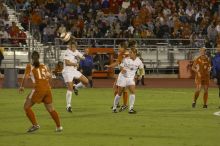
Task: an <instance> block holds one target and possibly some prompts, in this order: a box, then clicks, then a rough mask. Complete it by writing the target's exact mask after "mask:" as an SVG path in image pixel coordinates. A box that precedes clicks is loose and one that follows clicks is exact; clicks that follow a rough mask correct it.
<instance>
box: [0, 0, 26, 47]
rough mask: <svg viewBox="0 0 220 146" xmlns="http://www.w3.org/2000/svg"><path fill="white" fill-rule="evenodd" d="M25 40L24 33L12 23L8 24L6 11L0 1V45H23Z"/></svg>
mask: <svg viewBox="0 0 220 146" xmlns="http://www.w3.org/2000/svg"><path fill="white" fill-rule="evenodd" d="M26 38H27V36H26V34H25V32H24V31H23V30H21V29H19V27H18V26H17V24H16V23H15V22H14V21H12V22H10V20H9V14H8V12H7V9H6V7H5V6H4V5H3V2H2V1H0V44H11V45H14V46H20V45H25V44H26V41H25V40H26Z"/></svg>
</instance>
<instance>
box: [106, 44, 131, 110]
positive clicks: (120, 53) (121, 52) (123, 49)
mask: <svg viewBox="0 0 220 146" xmlns="http://www.w3.org/2000/svg"><path fill="white" fill-rule="evenodd" d="M126 48H127V47H126V44H125V42H122V43H121V44H120V46H119V48H118V58H117V60H116V62H114V63H112V64H110V65H106V67H108V68H112V67H116V66H117V65H119V64H121V62H122V60H123V58H124V57H125V56H126V54H125V52H126V51H127V50H126ZM128 54H129V52H128ZM116 81H117V78H116V79H115V82H114V85H113V88H114V96H116V95H117V93H118V86H117V85H116ZM127 108H128V92H127V91H126V89H124V91H123V105H122V106H121V108H120V110H119V111H120V112H121V111H124V110H125V109H127Z"/></svg>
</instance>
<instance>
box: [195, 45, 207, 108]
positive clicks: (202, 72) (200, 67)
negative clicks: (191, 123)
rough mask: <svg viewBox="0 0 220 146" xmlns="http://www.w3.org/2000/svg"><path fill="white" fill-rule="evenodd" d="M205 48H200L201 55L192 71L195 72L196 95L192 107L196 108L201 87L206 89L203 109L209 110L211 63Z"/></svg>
mask: <svg viewBox="0 0 220 146" xmlns="http://www.w3.org/2000/svg"><path fill="white" fill-rule="evenodd" d="M205 52H206V50H205V48H200V50H199V53H200V55H199V56H198V57H197V58H196V59H195V60H194V61H193V65H192V70H193V71H194V72H195V85H196V90H195V95H194V97H193V103H192V107H193V108H195V106H196V101H197V98H198V97H199V93H200V91H201V87H202V85H203V87H204V95H203V101H204V105H203V108H207V107H208V106H207V100H208V88H209V79H210V70H211V63H210V60H209V58H208V56H207V55H206V54H205Z"/></svg>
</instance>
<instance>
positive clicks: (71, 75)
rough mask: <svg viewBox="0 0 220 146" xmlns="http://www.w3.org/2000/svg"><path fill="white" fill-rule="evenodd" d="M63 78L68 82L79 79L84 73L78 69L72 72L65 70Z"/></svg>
mask: <svg viewBox="0 0 220 146" xmlns="http://www.w3.org/2000/svg"><path fill="white" fill-rule="evenodd" d="M62 75H63V79H64V81H65V82H66V83H67V82H72V81H73V79H79V78H80V77H81V76H82V73H81V72H79V71H78V70H75V71H71V72H65V71H64V72H63V73H62Z"/></svg>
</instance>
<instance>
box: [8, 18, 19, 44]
mask: <svg viewBox="0 0 220 146" xmlns="http://www.w3.org/2000/svg"><path fill="white" fill-rule="evenodd" d="M19 32H20V29H19V28H18V26H17V24H16V23H15V22H14V21H13V22H12V26H11V27H9V34H10V37H11V43H12V44H13V45H16V46H18V43H19V41H18V37H19V36H18V35H19Z"/></svg>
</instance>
